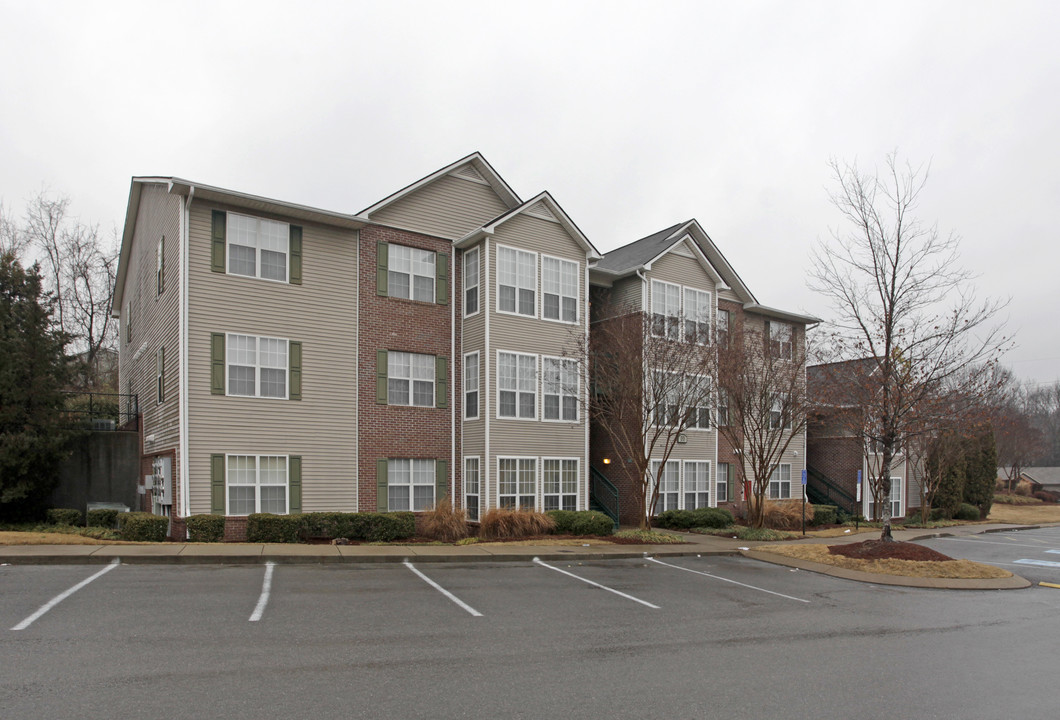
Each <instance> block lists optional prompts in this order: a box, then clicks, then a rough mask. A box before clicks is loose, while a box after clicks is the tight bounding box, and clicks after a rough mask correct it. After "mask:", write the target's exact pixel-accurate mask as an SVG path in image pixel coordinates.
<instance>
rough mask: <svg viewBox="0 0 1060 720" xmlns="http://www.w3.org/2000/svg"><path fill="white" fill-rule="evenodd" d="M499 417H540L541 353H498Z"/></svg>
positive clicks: (530, 418)
mask: <svg viewBox="0 0 1060 720" xmlns="http://www.w3.org/2000/svg"><path fill="white" fill-rule="evenodd" d="M497 366H498V367H497V375H498V377H497V393H498V396H499V397H498V398H497V417H502V418H520V419H523V420H534V419H536V418H537V355H523V354H521V353H507V352H502V353H498V354H497Z"/></svg>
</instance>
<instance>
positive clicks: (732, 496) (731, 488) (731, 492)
mask: <svg viewBox="0 0 1060 720" xmlns="http://www.w3.org/2000/svg"><path fill="white" fill-rule="evenodd" d="M732 473H733V467H732V466H731V465H730V466H729V482H728V488H727V490H728V492H727V495H728V498H729V502H736V479H735V478H734V477H733V476H732Z"/></svg>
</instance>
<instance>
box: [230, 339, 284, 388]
mask: <svg viewBox="0 0 1060 720" xmlns="http://www.w3.org/2000/svg"><path fill="white" fill-rule="evenodd" d="M227 347H228V352H227V358H228V370H227V373H226V374H227V376H228V394H229V395H243V396H247V397H268V398H286V397H287V341H286V340H281V339H278V338H259V337H254V336H253V335H232V334H229V335H228V338H227Z"/></svg>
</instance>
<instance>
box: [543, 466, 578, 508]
mask: <svg viewBox="0 0 1060 720" xmlns="http://www.w3.org/2000/svg"><path fill="white" fill-rule="evenodd" d="M541 475H542V477H541V486H542V499H543V500H544V502H543V508H542V509H543V510H545V511H546V512H547V511H549V510H577V509H578V461H577V460H564V459H556V458H544V459H543V460H542V461H541Z"/></svg>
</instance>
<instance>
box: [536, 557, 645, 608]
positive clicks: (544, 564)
mask: <svg viewBox="0 0 1060 720" xmlns="http://www.w3.org/2000/svg"><path fill="white" fill-rule="evenodd" d="M534 562H535V563H537V564H538V565H540V566H541V567H547V568H548V569H549V570H555V571H556V572H558V573H563V574H564V575H568V576H570V577H572V578H574V579H575V580H581V581H582V582H583V583H589V584H590V585H593V586H594V587H598V588H600V589H601V590H607V591H608V592H612V593H614V594H615V595H620V596H622V597H624V598H626V599H627V600H632V601H633V602H638V603H640V604H641V605H646V606H648V607H650V608H654V609H655V610H659V609H660V608H659V606H658V605H652V604H651V603H650V602H647V601H645V600H641V599H640V598H635V597H633V596H632V595H627V594H626V593H624V592H619V591H618V590H615V589H614V588H609V587H607V586H606V585H601V584H600V583H598V582H593V581H592V580H586V579H585V578H583V577H578V576H577V575H575V574H574V573H569V572H567V571H566V570H560V569H559V568H558V567H552V566H551V565H549V564H547V563H543V562H541V558H534Z"/></svg>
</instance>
